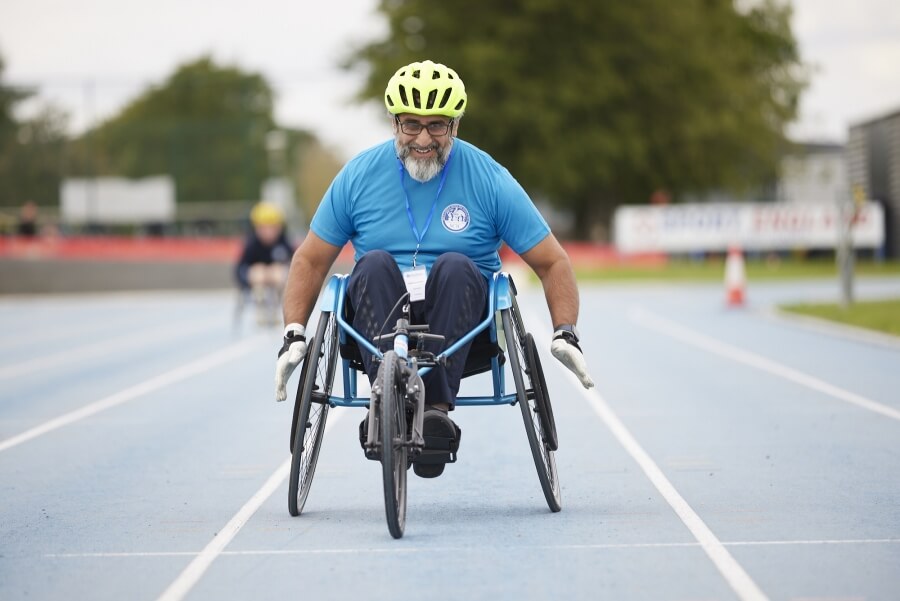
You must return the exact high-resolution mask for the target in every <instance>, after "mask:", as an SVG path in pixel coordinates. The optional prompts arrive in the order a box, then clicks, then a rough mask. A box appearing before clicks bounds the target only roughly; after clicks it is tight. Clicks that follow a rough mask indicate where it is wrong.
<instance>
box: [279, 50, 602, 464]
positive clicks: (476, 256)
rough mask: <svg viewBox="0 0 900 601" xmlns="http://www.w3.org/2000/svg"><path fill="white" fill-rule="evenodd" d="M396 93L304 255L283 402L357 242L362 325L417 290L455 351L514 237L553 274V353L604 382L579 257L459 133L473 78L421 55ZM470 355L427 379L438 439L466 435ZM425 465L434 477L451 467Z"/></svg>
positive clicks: (292, 299)
mask: <svg viewBox="0 0 900 601" xmlns="http://www.w3.org/2000/svg"><path fill="white" fill-rule="evenodd" d="M384 100H385V106H386V107H387V110H388V112H389V113H390V119H391V127H392V128H393V133H394V137H393V139H391V140H389V141H386V142H384V143H382V144H379V145H377V146H375V147H373V148H370V149H368V150H366V151H363V152H362V153H361V154H359V155H357V156H356V157H355V158H353V159H352V160H351V161H350V162H349V163H348V164H347V165H345V166H344V168H343V169H342V170H341V172H340V173H339V174H338V175H337V177H336V178H335V179H334V181H333V182H332V184H331V187H330V188H329V189H328V191H327V192H326V193H325V197H324V198H323V199H322V202H321V204H320V205H319V208H318V210H317V212H316V214H315V216H314V217H313V220H312V223H311V224H310V232H309V234H308V235H307V237H306V239H305V241H304V242H303V244H302V245H301V246H300V248H299V249H298V250H297V252H296V253H295V255H294V259H293V261H292V262H291V269H290V274H289V276H288V282H287V287H286V289H285V299H284V320H285V323H286V324H287V326H286V327H285V332H284V344H283V346H282V348H281V351H280V353H279V357H278V361H277V366H276V372H275V383H276V390H275V398H276V400H284V399H285V398H286V396H287V391H286V388H285V386H286V383H287V380H288V378H289V377H290V374H291V372H292V371H293V370H294V368H295V367H296V366H297V365H298V363H299V362H300V361H301V359H302V358H303V356H304V354H305V353H306V338H305V324H306V322H307V320H308V319H309V316H310V314H311V312H312V309H313V306H314V304H315V301H316V298H317V296H318V294H319V291H320V289H321V287H322V284H323V282H324V280H325V277H326V276H327V274H328V271H329V269H330V268H331V265H332V263H333V262H334V260H335V259H336V258H337V256H338V253H339V252H340V250H341V248H342V247H343V246H344V244H346V243H347V242H348V241H349V242H351V243H352V244H353V247H354V251H355V257H354V258H355V261H356V264H355V266H354V268H353V271H352V273H351V274H350V279H349V282H348V286H347V290H348V299H347V300H348V304H349V308H350V312H351V313H352V315H351V318H352V324H353V327H354V328H355V329H357V330H358V331H359V332H361V333H362V334H363V335H365V336H366V337H367V338H369V339H370V340H371V339H372V338H373V337H374V336H376V335H378V334H380V333H382V332H380V331H379V330H380V328H381V327H382V326H383V324H388V326H387V327H388V330H389V329H390V327H392V326H393V324H394V323H395V322H396V319H397V318H398V317H400V313H399V311H397V310H395V311H394V312H393V313H391V310H392V307H399V305H398V303H397V301H398V300H399V299H400V298H401V297H402V296H403V294H404V293H407V292H408V293H409V300H410V301H411V303H410V305H411V317H412V321H413V323H427V324H429V326H430V329H431V332H432V333H434V334H440V335H442V336H444V337H445V345H446V346H449V345H451V344H452V343H454V342H455V341H456V340H459V339H460V338H461V337H462V336H464V335H465V334H466V333H468V332H469V331H470V330H471V329H472V328H473V327H474V326H475V325H477V324H478V323H479V322H480V321H481V320H482V319H483V318H484V315H485V308H486V306H487V292H488V281H489V278H491V277H492V275H493V273H494V272H496V271H498V270H499V269H500V257H499V254H498V250H499V248H500V245H501V243H502V242H506V243H507V244H508V245H509V247H510V248H511V249H512V250H513V251H515V252H516V253H518V254H519V255H521V256H522V258H523V259H524V260H525V262H526V263H527V264H528V265H529V266H530V267H531V268H532V269H533V270H534V272H535V273H536V274H537V275H538V277H539V278H540V280H541V283H542V285H543V288H544V292H545V296H546V300H547V304H548V307H549V309H550V316H551V319H552V321H553V324H554V330H555V333H554V338H553V343H552V348H551V352H552V353H553V355H554V356H555V357H556V358H557V359H559V360H560V361H562V362H563V363H564V364H565V365H566V367H568V368H569V369H571V370H572V371H573V372H574V373H575V374H576V375H577V376H578V377H579V379H580V380H581V383H582V384H583V385H584V386H585V387H591V386H593V381H592V380H591V377H590V376H589V375H588V372H587V366H586V364H585V360H584V357H583V355H582V352H581V348H580V347H579V346H578V334H577V332H576V330H575V322H576V320H577V319H578V288H577V286H576V282H575V275H574V273H573V271H572V266H571V264H570V262H569V258H568V256H567V255H566V252H565V251H564V250H563V248H562V247H561V246H560V244H559V242H558V241H557V240H556V237H555V236H554V235H553V234H552V233H551V232H550V228H549V227H548V226H547V223H546V222H545V221H544V219H543V217H542V216H541V214H540V213H539V212H538V210H537V208H536V207H535V206H534V204H533V203H532V202H531V199H530V198H529V197H528V195H527V194H526V193H525V191H524V190H523V189H522V187H521V186H520V185H519V184H518V182H516V180H515V179H514V178H513V177H512V175H510V173H509V171H507V170H506V169H505V168H504V167H503V166H501V165H500V164H498V163H497V162H496V161H494V159H492V158H491V157H490V156H488V155H487V154H486V153H485V152H483V151H481V150H479V149H478V148H476V147H475V146H473V145H471V144H469V143H468V142H465V141H463V140H460V139H459V138H457V137H456V136H457V132H458V130H459V124H460V119H461V118H462V115H463V112H464V111H465V109H466V103H467V96H466V90H465V86H464V85H463V82H462V80H461V79H460V78H459V76H458V75H457V74H456V72H455V71H453V70H452V69H450V68H448V67H446V66H444V65H442V64H436V63H433V62H431V61H423V62H416V63H412V64H410V65H407V66H405V67H402V68H401V69H399V70H398V71H397V72H396V73H395V74H394V76H393V77H392V78H391V79H390V81H389V82H388V84H387V89H386V90H385V94H384ZM438 350H440V349H438ZM467 353H468V349H460V351H459V352H457V353H456V354H455V355H453V356H452V357H451V358H450V360H449V361H448V362H447V365H446V366H443V367H437V368H435V369H433V370H431V371H430V372H429V373H428V374H426V376H425V377H424V381H425V402H426V405H427V406H426V411H425V416H424V420H425V421H424V432H423V433H424V434H425V436H426V438H427V437H428V436H432V437H435V438H453V439H455V440H456V441H458V440H459V435H460V432H459V428H458V427H457V426H456V424H455V423H454V422H453V421H452V420H451V419H450V418H449V416H448V415H447V411H449V410H452V409H453V407H454V403H455V400H456V395H457V393H458V391H459V384H460V379H461V378H462V372H463V368H464V366H465V359H466V355H467ZM363 362H364V363H365V367H366V372H367V374H368V376H369V380H370V381H372V380H373V379H374V378H375V377H376V376H377V370H378V364H377V362H375V361H373V360H372V357H371V355H369V354H368V353H363ZM363 423H364V424H365V422H363ZM361 434H362V433H361ZM414 469H415V472H416V474H417V475H419V476H421V477H426V478H433V477H435V476H438V475H440V474H441V473H442V472H443V469H444V465H443V464H437V465H420V464H418V463H417V464H415V465H414Z"/></svg>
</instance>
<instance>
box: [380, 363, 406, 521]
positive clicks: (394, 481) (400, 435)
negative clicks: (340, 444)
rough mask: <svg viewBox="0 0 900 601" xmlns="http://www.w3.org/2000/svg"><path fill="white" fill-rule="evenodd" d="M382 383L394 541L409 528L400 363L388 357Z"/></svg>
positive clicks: (385, 474)
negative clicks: (407, 522) (407, 521)
mask: <svg viewBox="0 0 900 601" xmlns="http://www.w3.org/2000/svg"><path fill="white" fill-rule="evenodd" d="M382 367H383V371H382V381H381V399H380V411H381V473H382V478H383V480H384V512H385V517H386V518H387V524H388V530H389V531H390V533H391V536H393V537H394V538H400V537H402V536H403V529H404V528H405V527H406V468H407V466H408V463H407V453H408V447H407V441H406V438H407V432H406V401H405V394H404V391H405V386H404V385H403V380H402V375H401V371H402V366H401V364H400V359H399V358H398V357H397V355H396V354H395V353H394V352H393V351H388V352H387V353H385V354H384V360H383V366H382Z"/></svg>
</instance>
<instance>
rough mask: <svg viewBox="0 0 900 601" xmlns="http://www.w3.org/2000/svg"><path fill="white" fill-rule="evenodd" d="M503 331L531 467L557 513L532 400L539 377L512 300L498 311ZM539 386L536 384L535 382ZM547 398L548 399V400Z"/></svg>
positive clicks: (550, 456)
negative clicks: (531, 460) (528, 351)
mask: <svg viewBox="0 0 900 601" xmlns="http://www.w3.org/2000/svg"><path fill="white" fill-rule="evenodd" d="M501 316H502V321H503V330H504V334H505V335H506V349H507V353H508V356H509V364H510V369H512V375H513V381H514V382H515V385H516V396H517V397H518V400H519V407H520V408H521V410H522V418H523V421H524V422H525V433H526V434H527V435H528V445H529V446H530V447H531V456H532V457H533V458H534V466H535V467H536V468H537V473H538V480H540V482H541V489H542V490H543V491H544V498H545V499H546V500H547V506H548V507H550V511H553V512H557V511H559V510H560V509H562V505H561V499H560V489H559V478H558V475H557V473H556V457H555V456H554V451H553V449H552V448H550V445H549V444H548V443H547V442H546V441H545V438H547V437H546V436H545V435H544V434H543V429H544V425H543V421H542V419H541V412H540V410H539V408H538V406H537V402H536V400H535V398H536V395H535V393H534V390H535V381H539V380H540V378H539V377H535V378H534V379H532V378H533V376H534V374H535V373H536V372H535V370H534V368H531V369H529V368H528V367H527V366H528V363H527V361H528V358H527V350H526V348H527V347H526V344H527V343H526V337H527V333H526V332H525V330H524V327H523V326H522V319H521V317H520V316H519V314H518V307H517V306H516V305H515V303H513V306H512V308H510V309H503V310H502V311H501ZM537 386H538V387H540V383H539V384H538V385H537ZM548 400H549V399H548Z"/></svg>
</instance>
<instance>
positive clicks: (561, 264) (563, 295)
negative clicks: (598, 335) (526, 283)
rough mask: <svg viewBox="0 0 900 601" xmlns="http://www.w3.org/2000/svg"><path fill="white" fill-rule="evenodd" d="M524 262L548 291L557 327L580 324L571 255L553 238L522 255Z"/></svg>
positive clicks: (552, 318) (547, 295)
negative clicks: (570, 260)
mask: <svg viewBox="0 0 900 601" xmlns="http://www.w3.org/2000/svg"><path fill="white" fill-rule="evenodd" d="M522 259H524V260H525V262H526V263H527V264H528V266H529V267H531V269H532V270H534V273H535V274H537V276H538V277H539V278H540V280H541V285H542V286H543V288H544V297H545V298H546V299H547V307H548V308H549V309H550V320H551V321H552V322H553V327H554V328H556V326H559V325H563V324H572V325H575V323H576V322H577V321H578V285H577V284H576V282H575V272H574V271H572V264H571V263H570V262H569V255H567V254H566V251H565V250H563V247H562V246H560V244H559V241H558V240H557V239H556V236H554V235H553V234H548V235H547V237H546V238H544V239H543V240H541V241H540V242H538V243H537V244H536V245H535V246H534V247H533V248H532V249H531V250H529V251H528V252H526V253H523V254H522Z"/></svg>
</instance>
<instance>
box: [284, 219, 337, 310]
mask: <svg viewBox="0 0 900 601" xmlns="http://www.w3.org/2000/svg"><path fill="white" fill-rule="evenodd" d="M340 252H341V248H340V247H339V246H334V245H333V244H329V243H328V242H325V241H324V240H322V239H321V238H319V237H318V236H317V235H315V234H314V233H313V232H312V231H310V232H309V233H308V234H307V235H306V239H305V240H303V244H301V245H300V247H299V248H298V249H297V250H296V252H294V257H293V259H292V260H291V269H290V271H289V272H288V279H287V283H286V284H285V287H284V323H285V324H292V323H298V324H302V325H306V322H307V320H309V316H310V314H311V313H312V310H313V306H314V305H315V303H316V299H317V298H318V297H319V291H321V289H322V284H323V283H324V282H325V277H326V276H327V275H328V270H329V269H331V266H332V265H333V264H334V261H335V259H337V256H338V253H340Z"/></svg>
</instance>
